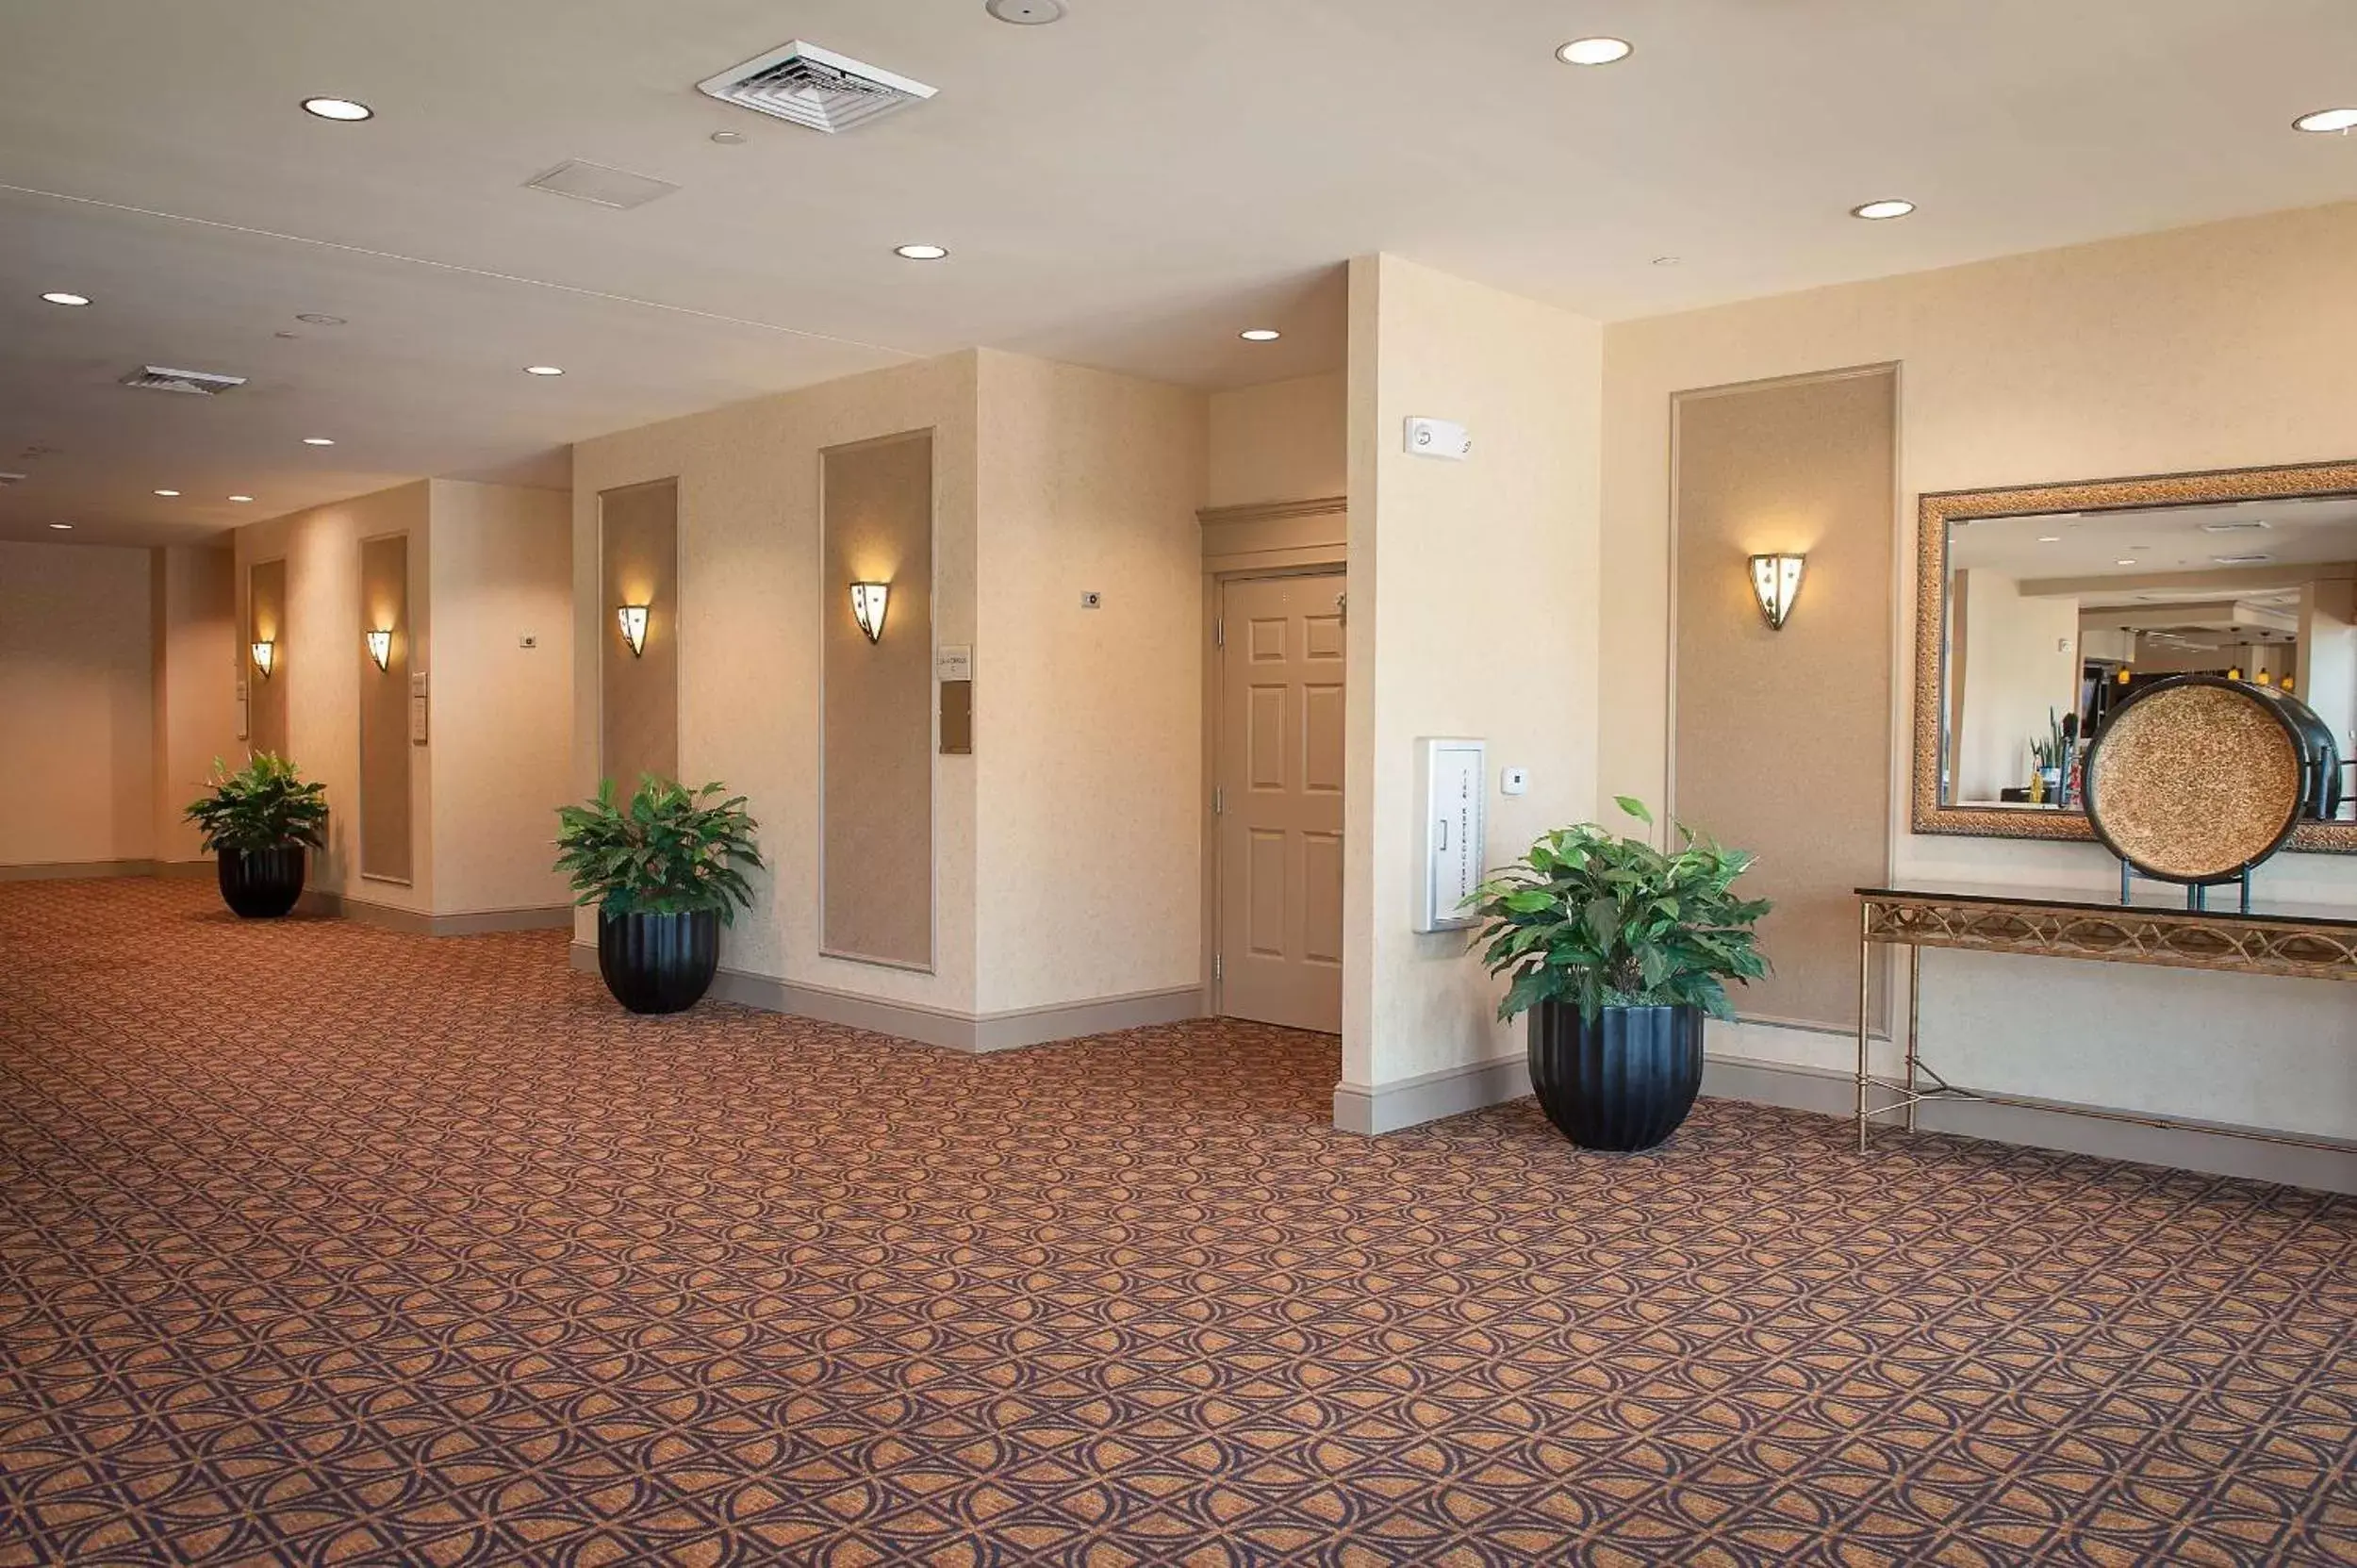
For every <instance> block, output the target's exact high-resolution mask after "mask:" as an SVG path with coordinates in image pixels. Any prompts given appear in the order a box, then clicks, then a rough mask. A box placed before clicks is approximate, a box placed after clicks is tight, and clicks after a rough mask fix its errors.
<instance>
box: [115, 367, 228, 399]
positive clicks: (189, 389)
mask: <svg viewBox="0 0 2357 1568" xmlns="http://www.w3.org/2000/svg"><path fill="white" fill-rule="evenodd" d="M123 384H124V386H125V387H137V388H140V390H142V391H148V392H185V393H187V394H189V395H190V396H191V397H200V398H211V397H219V396H220V395H221V394H222V393H223V392H226V391H230V390H232V389H233V388H239V387H242V386H244V385H245V377H243V376H241V375H222V374H219V373H217V372H215V371H175V370H173V369H172V368H171V367H170V366H168V365H141V366H140V368H139V369H138V370H136V371H132V372H131V373H130V374H129V375H126V376H124V378H123Z"/></svg>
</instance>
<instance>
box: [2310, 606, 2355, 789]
mask: <svg viewBox="0 0 2357 1568" xmlns="http://www.w3.org/2000/svg"><path fill="white" fill-rule="evenodd" d="M2296 685H2297V687H2298V696H2299V699H2300V701H2304V702H2306V703H2307V704H2308V705H2309V706H2310V707H2312V708H2314V709H2316V716H2317V717H2318V718H2322V719H2323V720H2324V721H2325V722H2326V723H2327V724H2329V725H2331V726H2332V734H2334V735H2335V736H2336V737H2338V738H2339V740H2340V743H2341V755H2342V756H2343V757H2350V756H2357V586H2352V585H2350V584H2349V583H2311V584H2309V585H2308V586H2306V587H2304V588H2302V589H2301V590H2300V594H2299V673H2298V679H2297V682H2296Z"/></svg>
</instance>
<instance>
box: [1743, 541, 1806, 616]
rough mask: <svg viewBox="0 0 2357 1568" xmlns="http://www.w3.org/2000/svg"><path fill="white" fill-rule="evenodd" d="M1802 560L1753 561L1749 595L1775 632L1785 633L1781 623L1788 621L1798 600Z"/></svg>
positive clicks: (1768, 557) (1795, 557) (1772, 558)
mask: <svg viewBox="0 0 2357 1568" xmlns="http://www.w3.org/2000/svg"><path fill="white" fill-rule="evenodd" d="M1805 559H1806V557H1805V556H1800V555H1755V556H1753V557H1752V594H1753V596H1754V597H1755V598H1756V599H1757V600H1758V601H1759V613H1760V614H1761V615H1764V616H1766V617H1767V618H1768V624H1769V625H1770V626H1771V627H1772V628H1774V629H1775V630H1776V631H1779V632H1781V631H1783V630H1784V623H1785V622H1786V621H1787V620H1788V619H1791V615H1792V602H1793V601H1794V600H1795V599H1798V598H1799V597H1800V596H1801V568H1802V565H1803V563H1804V562H1805Z"/></svg>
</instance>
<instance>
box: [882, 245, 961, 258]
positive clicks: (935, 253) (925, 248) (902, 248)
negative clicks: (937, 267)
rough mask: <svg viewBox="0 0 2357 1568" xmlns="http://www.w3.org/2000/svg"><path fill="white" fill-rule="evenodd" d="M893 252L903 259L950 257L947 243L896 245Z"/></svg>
mask: <svg viewBox="0 0 2357 1568" xmlns="http://www.w3.org/2000/svg"><path fill="white" fill-rule="evenodd" d="M892 254H893V255H894V256H898V257H899V258H900V259H901V260H903V261H944V260H947V259H948V256H949V247H948V246H947V245H895V246H893V247H892Z"/></svg>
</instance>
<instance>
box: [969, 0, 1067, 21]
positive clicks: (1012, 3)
mask: <svg viewBox="0 0 2357 1568" xmlns="http://www.w3.org/2000/svg"><path fill="white" fill-rule="evenodd" d="M982 9H984V10H986V11H988V12H990V14H991V15H993V16H995V17H997V19H998V20H999V21H1001V22H1012V23H1014V25H1016V26H1018V27H1043V26H1046V25H1047V24H1048V23H1050V22H1062V21H1063V0H987V3H986V4H985V5H984V6H983V7H982Z"/></svg>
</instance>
